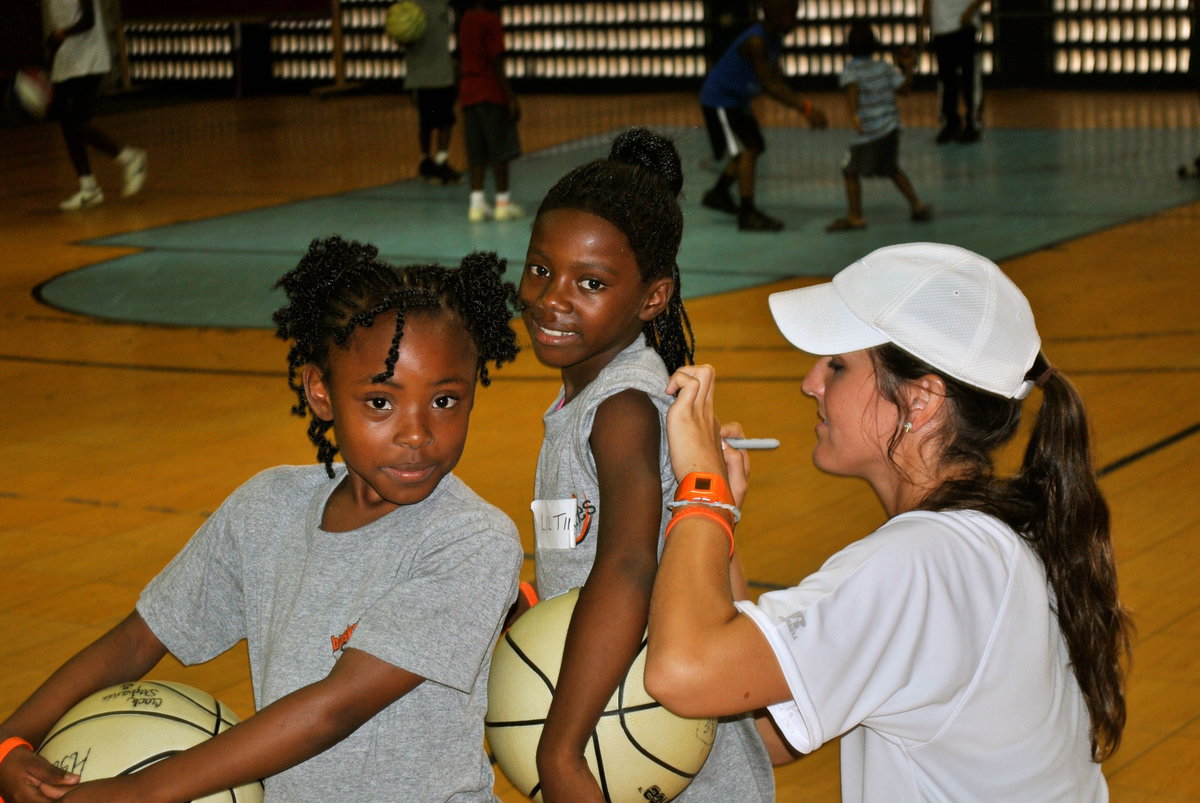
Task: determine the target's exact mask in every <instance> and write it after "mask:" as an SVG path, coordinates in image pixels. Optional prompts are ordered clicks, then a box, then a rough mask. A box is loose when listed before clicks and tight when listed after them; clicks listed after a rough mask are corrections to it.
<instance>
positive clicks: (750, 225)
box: [738, 209, 783, 231]
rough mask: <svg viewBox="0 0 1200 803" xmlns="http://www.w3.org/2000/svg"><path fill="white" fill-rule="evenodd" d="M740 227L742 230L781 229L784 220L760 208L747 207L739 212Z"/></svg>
mask: <svg viewBox="0 0 1200 803" xmlns="http://www.w3.org/2000/svg"><path fill="white" fill-rule="evenodd" d="M738 228H739V229H741V230H742V231H780V230H781V229H783V221H782V220H776V219H775V218H773V217H771V216H770V215H768V214H766V213H765V212H763V211H761V210H759V209H745V210H743V211H741V212H739V213H738Z"/></svg>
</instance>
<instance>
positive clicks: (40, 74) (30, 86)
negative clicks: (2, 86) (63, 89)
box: [13, 67, 54, 120]
mask: <svg viewBox="0 0 1200 803" xmlns="http://www.w3.org/2000/svg"><path fill="white" fill-rule="evenodd" d="M13 94H14V95H16V97H17V102H18V103H20V104H21V108H22V109H23V110H24V111H25V113H26V114H28V115H29V116H30V117H32V118H33V119H35V120H41V119H42V118H43V117H45V116H46V112H47V111H49V109H50V101H51V100H53V99H54V86H53V85H52V84H51V83H50V77H49V76H48V75H46V71H45V70H43V69H40V68H38V67H22V68H21V69H19V70H17V74H16V76H15V77H14V78H13Z"/></svg>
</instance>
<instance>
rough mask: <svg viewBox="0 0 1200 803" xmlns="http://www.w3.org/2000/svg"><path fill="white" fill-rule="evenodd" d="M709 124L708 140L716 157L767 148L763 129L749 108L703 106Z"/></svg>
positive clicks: (720, 157)
mask: <svg viewBox="0 0 1200 803" xmlns="http://www.w3.org/2000/svg"><path fill="white" fill-rule="evenodd" d="M700 108H701V109H702V110H703V111H704V122H705V124H706V125H707V126H708V141H709V144H711V145H712V152H713V158H714V159H724V158H725V157H726V156H729V157H734V156H737V155H738V154H739V153H741V152H742V151H754V152H755V153H762V152H763V151H765V150H766V149H767V143H766V142H764V141H763V135H762V129H760V128H759V127H758V120H756V119H755V117H754V113H753V112H752V111H750V109H749V108H738V107H733V108H729V109H726V108H717V107H715V106H701V107H700Z"/></svg>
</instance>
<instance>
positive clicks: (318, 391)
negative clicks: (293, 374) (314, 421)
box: [300, 363, 333, 421]
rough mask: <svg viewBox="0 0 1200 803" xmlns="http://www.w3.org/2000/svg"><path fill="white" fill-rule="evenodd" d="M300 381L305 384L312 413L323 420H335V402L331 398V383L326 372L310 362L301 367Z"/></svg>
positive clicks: (305, 393) (305, 391)
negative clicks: (328, 381)
mask: <svg viewBox="0 0 1200 803" xmlns="http://www.w3.org/2000/svg"><path fill="white" fill-rule="evenodd" d="M300 381H301V382H302V383H303V384H304V398H305V399H307V400H308V407H309V409H310V410H312V414H313V415H314V416H315V417H317V418H319V419H321V420H322V421H332V420H333V403H332V402H330V400H329V385H328V384H327V383H326V382H325V374H323V373H322V372H321V369H320V368H318V367H317V366H315V365H313V364H311V363H309V364H308V365H305V366H304V367H303V368H301V369H300Z"/></svg>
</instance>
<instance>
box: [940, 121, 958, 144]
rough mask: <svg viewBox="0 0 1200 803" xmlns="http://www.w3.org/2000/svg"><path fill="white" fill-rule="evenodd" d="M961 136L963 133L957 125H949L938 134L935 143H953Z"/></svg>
mask: <svg viewBox="0 0 1200 803" xmlns="http://www.w3.org/2000/svg"><path fill="white" fill-rule="evenodd" d="M961 135H962V131H961V130H960V129H959V127H958V126H957V125H951V124H947V125H945V126H943V127H942V130H941V131H939V132H938V135H937V137H936V138H934V140H933V141H934V142H936V143H937V144H938V145H945V144H946V143H947V142H953V141H954V140H956V139H958V138H959V137H960V136H961Z"/></svg>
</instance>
